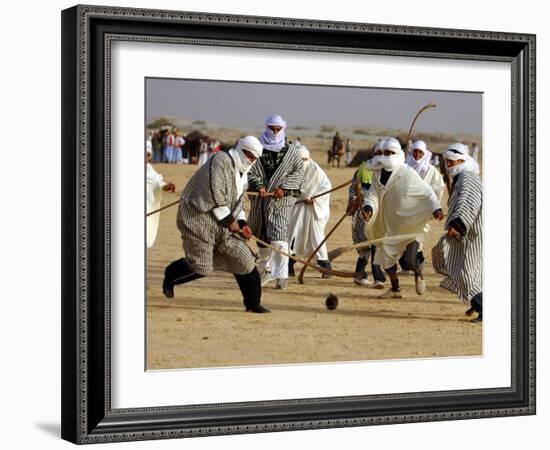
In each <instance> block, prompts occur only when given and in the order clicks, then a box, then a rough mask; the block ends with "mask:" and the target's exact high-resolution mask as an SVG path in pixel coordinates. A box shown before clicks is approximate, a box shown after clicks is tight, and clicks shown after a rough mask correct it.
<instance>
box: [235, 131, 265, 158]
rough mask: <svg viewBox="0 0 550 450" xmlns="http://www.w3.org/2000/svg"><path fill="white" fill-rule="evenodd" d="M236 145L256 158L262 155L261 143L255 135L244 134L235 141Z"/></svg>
mask: <svg viewBox="0 0 550 450" xmlns="http://www.w3.org/2000/svg"><path fill="white" fill-rule="evenodd" d="M237 147H239V148H241V149H243V150H248V151H249V152H250V153H252V154H253V155H254V156H255V157H256V158H260V157H261V156H262V152H263V149H264V148H263V145H262V143H261V142H260V141H259V140H258V139H257V138H256V137H255V136H245V137H243V138H241V139H239V142H237Z"/></svg>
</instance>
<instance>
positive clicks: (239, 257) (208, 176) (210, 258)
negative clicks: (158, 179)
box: [177, 152, 255, 275]
mask: <svg viewBox="0 0 550 450" xmlns="http://www.w3.org/2000/svg"><path fill="white" fill-rule="evenodd" d="M235 170H236V169H235V163H234V161H233V158H231V156H230V155H229V154H227V153H225V152H219V153H216V154H214V155H213V156H212V158H210V160H209V161H208V163H207V164H205V165H204V166H202V167H201V168H199V169H198V170H197V171H196V172H195V174H194V175H193V176H192V177H191V179H190V180H189V182H188V183H187V186H185V189H184V190H183V192H182V194H181V199H180V203H179V207H178V214H177V226H178V229H179V230H180V232H181V238H182V240H183V249H184V251H185V257H186V259H187V261H188V263H189V264H190V266H191V268H192V269H193V270H194V271H195V272H196V273H198V274H199V275H207V274H208V273H209V272H212V271H213V270H222V271H225V272H231V273H234V274H240V275H242V274H247V273H250V272H251V271H252V270H253V269H254V267H255V257H254V254H253V253H252V250H251V249H250V248H249V247H248V245H247V244H246V242H245V241H244V240H243V239H242V238H241V237H240V236H239V235H238V234H236V233H232V232H230V231H229V230H228V229H227V228H226V227H224V226H222V225H221V224H220V223H219V222H218V220H216V217H215V216H214V213H213V212H212V210H213V209H214V208H216V207H219V206H227V207H228V208H229V209H230V210H231V214H232V215H233V217H237V216H238V215H239V214H240V213H241V212H242V209H243V202H242V196H241V197H239V198H237V186H236V182H235Z"/></svg>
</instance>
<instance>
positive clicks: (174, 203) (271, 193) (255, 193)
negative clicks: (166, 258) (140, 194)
mask: <svg viewBox="0 0 550 450" xmlns="http://www.w3.org/2000/svg"><path fill="white" fill-rule="evenodd" d="M246 195H254V196H256V195H260V193H259V192H252V191H250V192H247V193H246ZM267 196H268V197H273V192H268V193H267ZM179 202H180V201H179V199H178V200H176V201H175V202H172V203H168V204H167V205H164V206H163V207H162V208H159V209H155V210H154V211H151V212H148V213H147V215H146V217H149V216H151V215H153V214H156V213H159V212H161V211H162V210H164V209H168V208H170V207H171V206H174V205H177V204H178V203H179Z"/></svg>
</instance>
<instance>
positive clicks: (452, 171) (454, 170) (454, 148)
mask: <svg viewBox="0 0 550 450" xmlns="http://www.w3.org/2000/svg"><path fill="white" fill-rule="evenodd" d="M443 159H445V160H447V159H450V160H451V161H459V160H463V161H464V162H463V163H460V164H458V165H457V166H453V167H447V172H448V173H449V175H450V176H451V177H453V178H454V177H455V176H457V175H458V174H459V173H461V172H464V171H470V172H475V173H479V166H478V164H477V162H476V161H475V160H474V159H473V158H472V157H471V156H470V154H469V152H468V147H467V146H466V145H464V144H461V143H459V142H456V143H454V144H451V145H449V146H448V147H447V150H445V151H444V152H443Z"/></svg>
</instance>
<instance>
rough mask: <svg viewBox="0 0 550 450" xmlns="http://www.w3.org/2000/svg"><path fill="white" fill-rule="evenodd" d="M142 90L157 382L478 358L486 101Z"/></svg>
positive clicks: (165, 85) (197, 88)
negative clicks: (287, 368) (193, 374)
mask: <svg viewBox="0 0 550 450" xmlns="http://www.w3.org/2000/svg"><path fill="white" fill-rule="evenodd" d="M143 95H144V102H145V105H144V110H145V124H144V149H145V170H144V179H143V191H142V192H141V193H140V192H136V195H140V194H141V195H143V197H144V199H145V200H144V210H145V214H144V221H145V226H144V230H145V233H144V236H143V238H144V242H136V245H141V246H143V245H146V247H147V251H146V279H145V280H144V283H145V286H146V288H145V292H146V299H145V302H146V322H145V327H146V344H145V355H144V358H145V367H146V370H151V371H154V370H167V369H198V368H223V367H235V366H236V367H248V366H257V365H286V364H312V363H341V362H357V361H370V360H402V359H412V358H449V357H481V356H483V353H484V351H483V316H482V293H483V220H482V211H483V207H482V204H483V133H482V131H483V130H482V122H483V120H482V115H483V111H482V105H483V93H482V92H469V91H448V90H426V89H416V90H415V89H402V88H379V87H369V86H360V87H358V86H336V85H308V84H290V83H262V82H244V81H243V82H240V81H233V80H232V81H220V80H205V79H183V78H182V79H175V78H154V77H148V78H146V80H145V84H144V93H143ZM135 157H136V158H137V157H138V153H137V152H136V155H135Z"/></svg>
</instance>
